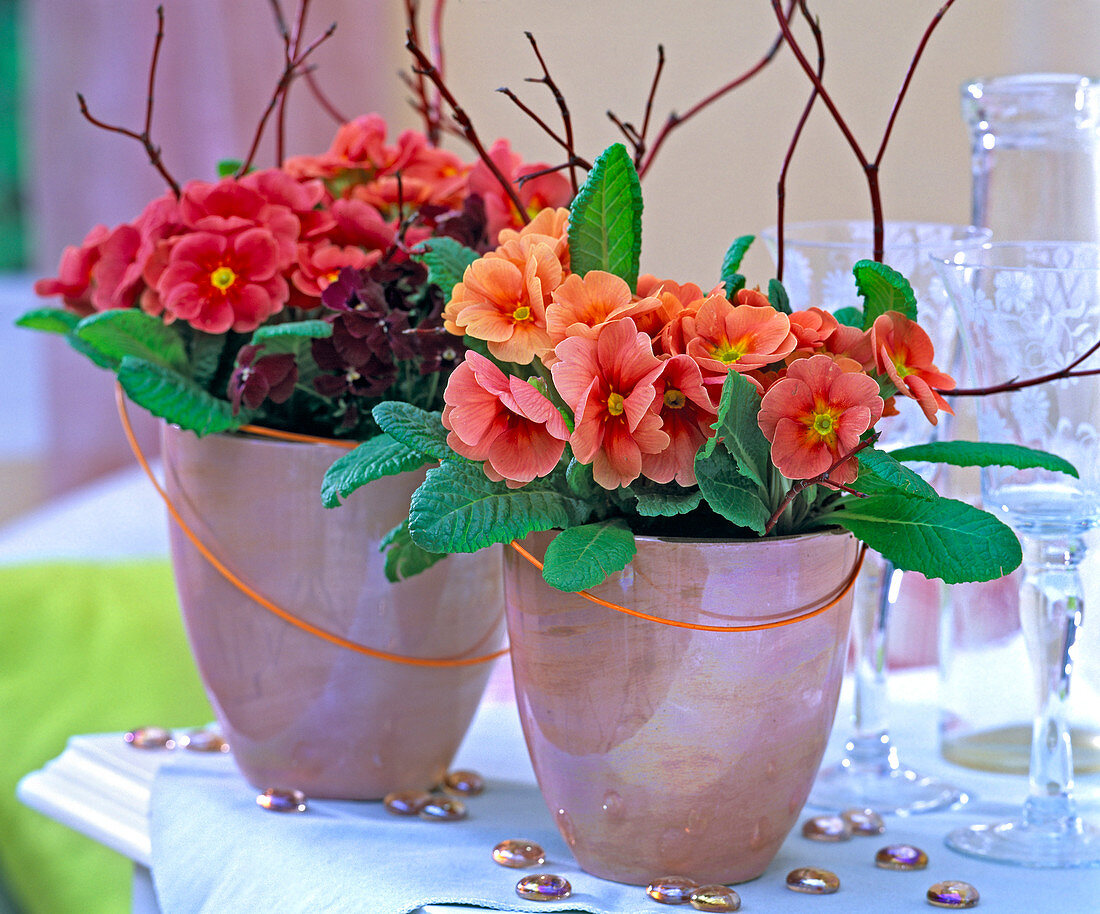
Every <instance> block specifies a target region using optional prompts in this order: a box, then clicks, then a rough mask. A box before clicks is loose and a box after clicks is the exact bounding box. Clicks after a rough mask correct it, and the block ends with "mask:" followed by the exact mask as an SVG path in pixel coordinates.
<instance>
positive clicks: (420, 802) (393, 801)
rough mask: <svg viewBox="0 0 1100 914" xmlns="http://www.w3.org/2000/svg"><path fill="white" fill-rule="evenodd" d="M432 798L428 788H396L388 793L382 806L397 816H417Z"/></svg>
mask: <svg viewBox="0 0 1100 914" xmlns="http://www.w3.org/2000/svg"><path fill="white" fill-rule="evenodd" d="M431 798H432V795H431V794H430V793H428V791H426V790H396V791H394V792H393V793H388V794H386V796H385V798H384V799H383V800H382V806H383V808H384V809H385V810H386V812H392V813H393V814H394V815H395V816H416V815H419V814H420V810H422V809H423V808H424V807H425V805H427V802H428V800H430V799H431Z"/></svg>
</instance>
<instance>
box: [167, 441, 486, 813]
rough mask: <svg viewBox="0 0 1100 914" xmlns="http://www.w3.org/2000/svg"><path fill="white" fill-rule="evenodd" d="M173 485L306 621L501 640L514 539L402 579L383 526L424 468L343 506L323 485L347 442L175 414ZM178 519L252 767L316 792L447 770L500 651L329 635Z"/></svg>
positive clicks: (183, 566)
mask: <svg viewBox="0 0 1100 914" xmlns="http://www.w3.org/2000/svg"><path fill="white" fill-rule="evenodd" d="M162 449H163V457H164V467H165V487H166V489H167V492H168V497H169V499H170V500H171V502H172V503H173V504H174V505H175V507H176V508H177V510H178V511H179V512H180V514H181V516H182V518H183V520H184V522H185V523H186V524H187V525H188V527H190V528H191V530H192V531H193V532H194V533H195V534H196V536H197V537H198V538H199V540H200V541H201V542H202V543H203V544H204V545H205V546H206V547H207V548H208V549H209V550H210V551H211V552H212V553H213V555H214V556H215V557H216V558H217V559H218V560H220V561H221V562H222V563H224V564H225V565H226V566H227V568H228V570H229V571H230V572H231V573H232V574H233V575H236V576H237V577H238V578H239V579H240V580H241V581H242V582H244V583H245V584H247V585H248V586H250V587H252V588H254V589H255V590H256V591H258V592H259V594H260V595H262V596H263V597H265V598H266V599H268V600H269V601H271V602H272V603H273V604H274V605H276V606H277V607H278V608H280V609H282V610H284V611H285V612H287V613H289V614H291V615H292V616H294V617H295V618H296V619H298V620H301V621H304V622H305V623H307V624H310V625H314V626H317V627H318V628H320V629H323V630H325V631H327V632H329V633H331V634H333V635H335V636H337V637H338V638H344V639H346V640H347V641H349V642H353V643H355V644H358V645H362V646H365V647H367V648H369V649H373V650H379V651H384V652H388V653H391V654H394V655H399V656H403V657H412V658H421V659H435V660H443V661H448V662H449V661H460V660H463V659H466V658H476V657H481V656H484V655H487V654H491V653H492V652H493V651H495V650H497V649H498V648H499V647H500V646H501V642H502V640H503V633H504V610H503V600H502V594H501V583H500V573H499V569H500V556H499V552H498V551H490V552H483V553H479V554H475V555H454V556H450V557H448V558H446V559H444V560H443V561H441V562H438V563H437V564H435V565H434V566H432V567H431V568H429V569H428V570H427V571H425V572H423V573H422V574H420V575H417V576H414V577H412V578H409V579H407V580H404V581H401V582H399V583H397V584H391V583H389V582H388V581H387V580H386V577H385V574H384V556H383V554H382V553H381V552H380V551H379V542H380V540H381V539H382V537H383V536H384V535H385V534H386V533H387V532H388V531H389V530H390V529H392V528H393V527H395V526H396V525H397V524H399V523H400V522H401V520H402V519H403V518H404V517H405V516H407V512H408V505H409V497H410V496H411V494H412V492H413V490H414V489H415V488H416V486H417V485H418V484H419V482H420V481H421V480H422V478H423V475H422V474H421V473H406V474H403V475H402V476H398V477H390V478H387V479H383V480H380V481H378V482H376V483H371V484H370V485H368V486H366V487H365V488H363V489H361V490H360V491H358V492H356V493H355V494H354V495H353V496H351V497H350V498H349V499H348V500H347V502H346V503H345V504H344V505H343V506H342V507H340V508H338V509H336V510H328V509H325V508H323V507H322V506H321V500H320V483H321V478H322V477H323V475H324V472H325V470H326V469H327V468H328V467H329V466H330V465H331V464H332V462H333V461H334V460H335V459H336V457H338V456H339V455H340V454H343V453H346V452H345V451H343V450H342V449H338V448H336V447H335V446H331V445H318V444H297V443H286V442H280V441H273V440H268V439H259V438H252V437H246V436H242V435H215V436H210V437H206V438H201V439H200V438H197V437H196V436H195V435H193V434H192V433H190V432H186V431H181V430H179V429H178V428H174V427H167V426H166V427H165V428H164V430H163V433H162ZM169 523H170V526H171V549H172V562H173V566H174V569H175V575H176V584H177V589H178V591H179V597H180V604H181V608H182V611H183V618H184V623H185V626H186V629H187V635H188V639H189V641H190V644H191V649H192V652H193V654H194V657H195V662H196V664H197V666H198V669H199V673H200V675H201V677H202V681H203V684H204V685H205V687H206V691H207V693H208V695H209V697H210V700H211V703H212V704H213V706H214V709H215V712H216V713H217V717H218V723H219V724H220V726H221V729H222V732H223V734H224V735H225V737H226V738H227V739H228V741H229V745H230V747H231V750H232V753H233V757H234V759H235V761H236V763H237V766H238V767H239V768H240V770H241V772H242V774H243V775H244V777H245V778H246V779H247V780H248V781H249V782H250V783H251V784H253V785H254V786H256V787H259V788H269V787H280V788H297V789H299V790H302V791H304V792H305V794H306V795H307V796H310V797H335V798H341V799H359V800H369V799H378V798H381V797H383V796H384V795H385V794H387V793H389V792H391V791H395V790H408V789H425V788H428V787H430V786H431V785H433V784H436V783H438V782H439V780H440V778H441V776H442V775H443V774H444V772H445V770H446V768H447V767H448V765H449V764H450V762H451V760H452V758H453V756H454V753H455V752H456V751H457V749H458V746H459V743H460V742H461V741H462V738H463V736H464V735H465V733H466V729H467V727H468V726H469V723H470V720H471V719H472V717H473V714H474V711H475V710H476V708H477V706H478V702H479V701H480V699H481V695H482V692H483V691H484V688H485V685H486V682H487V680H488V677H489V673H490V668H491V667H492V663H491V662H480V663H474V664H471V665H444V666H419V665H409V664H405V663H399V662H396V661H394V660H384V659H379V658H377V657H374V656H369V655H365V654H363V653H359V652H357V651H356V650H354V649H351V648H349V647H345V646H340V645H339V644H334V643H331V642H329V641H327V640H324V639H323V638H322V637H319V636H318V635H316V634H314V633H311V632H308V631H305V630H303V629H301V628H300V627H297V626H296V625H294V624H291V623H290V622H287V621H285V620H284V619H282V618H279V617H278V616H276V615H275V614H273V613H272V612H270V611H269V610H267V609H265V608H263V607H262V606H261V605H259V604H258V603H257V602H256V600H255V599H253V598H252V597H250V596H247V595H246V594H245V593H242V592H241V590H240V589H239V588H238V587H237V586H236V585H235V584H233V583H231V582H230V581H229V580H228V579H227V578H226V576H225V575H224V574H223V573H222V572H221V571H219V570H217V569H216V568H215V567H214V566H213V565H212V564H211V562H210V561H209V560H208V559H207V558H205V557H203V555H201V554H200V552H199V551H198V550H197V549H196V548H195V546H194V545H192V543H191V542H190V541H189V539H188V538H187V537H186V535H185V534H184V533H183V532H182V530H181V529H180V527H179V526H178V525H177V524H175V523H172V522H171V521H170V522H169Z"/></svg>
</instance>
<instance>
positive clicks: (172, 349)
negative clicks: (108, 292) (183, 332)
mask: <svg viewBox="0 0 1100 914" xmlns="http://www.w3.org/2000/svg"><path fill="white" fill-rule="evenodd" d="M73 335H74V336H75V337H76V338H77V339H79V340H81V341H82V342H83V343H85V344H86V345H88V346H91V347H92V348H93V349H95V350H96V351H97V352H99V353H100V354H101V355H102V356H103V357H104V358H105V359H106V360H107V361H108V362H109V363H110V364H111V365H112V366H113V367H117V366H118V364H119V363H120V362H121V361H122V359H123V358H124V357H125V356H133V357H134V358H138V359H142V360H144V361H146V362H152V363H153V364H154V365H160V366H162V367H164V368H169V369H172V370H175V371H177V372H180V373H181V374H183V373H187V351H186V349H185V348H184V345H183V338H182V337H181V336H180V334H179V331H178V330H177V329H176V328H175V327H174V326H171V325H168V324H165V323H164V321H162V320H161V319H160V318H159V317H153V316H152V315H150V314H146V313H145V312H144V311H138V310H137V309H134V308H112V309H111V310H110V311H100V312H99V313H97V314H90V315H88V317H86V318H84V319H83V320H82V321H81V322H80V323H79V324H77V325H76V328H75V329H74V330H73Z"/></svg>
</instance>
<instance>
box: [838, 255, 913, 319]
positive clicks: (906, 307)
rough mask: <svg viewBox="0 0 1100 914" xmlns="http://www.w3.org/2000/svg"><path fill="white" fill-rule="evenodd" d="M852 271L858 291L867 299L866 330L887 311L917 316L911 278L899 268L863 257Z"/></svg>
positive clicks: (910, 316) (864, 306)
mask: <svg viewBox="0 0 1100 914" xmlns="http://www.w3.org/2000/svg"><path fill="white" fill-rule="evenodd" d="M852 273H853V274H854V275H855V278H856V290H857V291H858V292H859V294H860V297H861V298H862V299H863V329H864V330H868V329H870V327H871V325H872V324H873V323H874V322H875V318H876V317H878V316H879V315H880V314H884V313H886V312H887V311H900V312H901V313H902V314H904V315H905V316H906V317H907V318H909V319H910V320H914V321H915V320H916V319H917V298H916V296H915V295H914V294H913V287H912V286H911V285H909V280H908V279H906V278H905V277H904V276H902V275H901V274H900V273H899V272H898V271H897V270H893V269H891V268H890V267H888V266H886V264H884V263H878V262H877V261H874V260H861V261H859V262H858V263H857V264H856V265H855V266H854V267H852Z"/></svg>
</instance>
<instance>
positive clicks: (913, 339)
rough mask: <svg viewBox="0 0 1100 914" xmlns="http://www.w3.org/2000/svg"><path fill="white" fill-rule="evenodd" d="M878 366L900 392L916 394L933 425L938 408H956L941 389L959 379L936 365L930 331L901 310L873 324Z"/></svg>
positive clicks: (882, 315) (951, 385) (872, 338)
mask: <svg viewBox="0 0 1100 914" xmlns="http://www.w3.org/2000/svg"><path fill="white" fill-rule="evenodd" d="M871 344H872V347H873V349H874V357H875V367H876V368H877V369H878V371H880V372H884V373H885V374H887V375H888V376H889V378H890V380H891V381H893V382H894V386H895V387H896V388H897V389H898V393H900V394H903V395H904V396H907V397H912V398H913V399H914V400H916V401H917V403H918V404H920V408H921V410H922V411H923V412H924V414H925V416H927V417H928V421H929V422H931V423H932V424H933V425H935V424H936V422H937V416H936V410H937V409H942V410H943V411H944V412H946V413H953V412H954V411H953V410H952V409H951V407H950V406H949V405H948V403H947V401H946V400H944V398H943V397H941V396H940V394H939V391H941V390H951V389H953V388H954V387H955V380H954V378H952V377H951V376H950V375H947V374H944V373H943V372H942V371H940V370H939V369H938V368H937V367H936V366H935V365H933V364H932V358H933V355H934V353H933V348H932V341H931V340H930V339H929V338H928V334H927V333H925V331H924V330H923V329H922V328H921V327H920V326H919V325H918V324H917V323H916V321H911V320H909V318H907V317H905V315H903V314H900V313H899V312H897V311H887V312H886V313H885V314H880V315H879V316H878V317H877V318H875V322H874V324H872V325H871Z"/></svg>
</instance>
